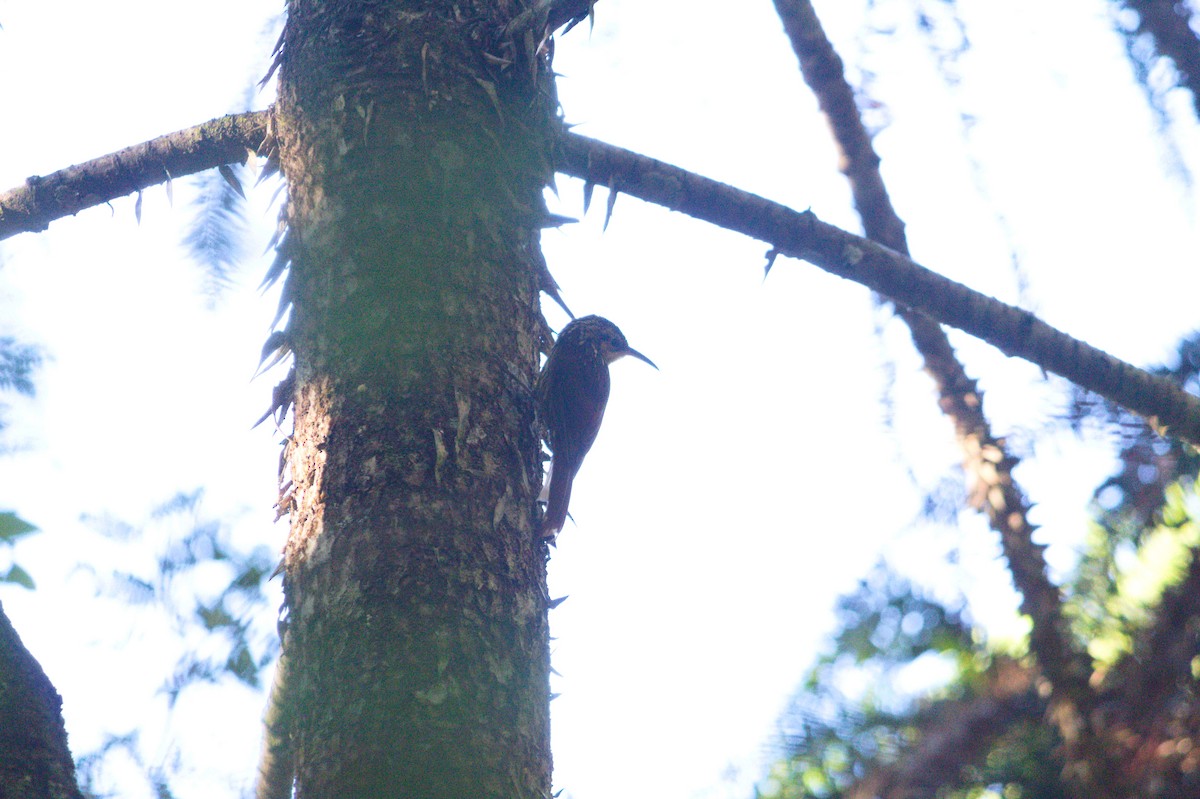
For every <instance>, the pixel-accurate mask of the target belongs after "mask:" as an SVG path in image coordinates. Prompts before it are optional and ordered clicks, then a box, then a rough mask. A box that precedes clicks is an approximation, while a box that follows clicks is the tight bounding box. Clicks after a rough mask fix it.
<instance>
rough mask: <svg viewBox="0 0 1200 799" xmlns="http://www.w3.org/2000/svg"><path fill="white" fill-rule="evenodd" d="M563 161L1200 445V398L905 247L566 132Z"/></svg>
mask: <svg viewBox="0 0 1200 799" xmlns="http://www.w3.org/2000/svg"><path fill="white" fill-rule="evenodd" d="M556 168H557V169H558V171H560V172H563V173H564V174H567V175H571V176H573V177H578V178H582V179H583V180H584V181H586V183H587V186H586V190H587V191H589V192H590V190H591V188H592V187H594V186H596V185H602V186H608V187H609V189H610V191H612V192H614V193H616V192H625V193H626V194H630V195H632V196H634V197H638V198H639V199H642V200H645V201H647V202H652V203H655V204H657V205H662V206H664V207H666V208H670V209H672V210H675V211H679V212H681V213H685V214H687V215H688V216H691V217H694V218H696V219H700V220H703V221H705V222H710V223H712V224H714V225H718V226H720V227H723V228H726V229H728V230H734V231H737V232H739V233H742V234H744V235H747V236H750V237H751V238H756V239H759V240H760V241H764V242H768V243H769V244H770V245H771V246H772V248H773V249H774V250H775V251H776V252H779V253H781V254H783V255H789V256H792V257H794V258H800V259H802V260H805V261H808V262H809V263H811V264H813V265H815V266H819V267H820V268H822V269H824V270H825V271H827V272H830V273H832V274H835V275H838V276H839V277H844V278H846V279H847V280H853V281H854V282H856V283H861V284H862V285H864V286H866V287H867V288H870V289H874V290H875V291H878V292H879V293H880V294H883V295H885V296H887V297H890V298H891V299H892V300H895V301H896V302H899V303H902V304H905V305H908V306H910V307H912V308H915V309H917V310H920V311H923V312H924V313H926V314H928V315H930V316H932V317H934V318H935V319H939V320H941V321H942V322H944V323H946V324H949V325H951V326H953V327H957V328H959V329H960V330H963V331H965V332H967V333H970V334H971V335H973V336H975V337H977V338H980V339H982V340H983V341H986V342H987V343H989V344H991V345H992V346H994V347H996V348H997V349H999V350H1000V351H1001V352H1003V353H1005V354H1007V355H1012V356H1015V357H1019V358H1024V359H1025V360H1028V361H1030V362H1032V363H1035V364H1037V365H1038V366H1040V367H1042V368H1043V369H1045V370H1047V371H1050V372H1054V373H1055V374H1058V375H1062V376H1063V377H1065V378H1067V379H1068V380H1070V381H1072V382H1073V383H1076V384H1078V385H1080V386H1082V387H1084V388H1086V389H1088V390H1090V391H1094V392H1095V393H1097V394H1099V395H1101V396H1103V397H1107V398H1108V399H1111V400H1112V401H1113V402H1116V403H1117V404H1119V405H1123V406H1124V407H1126V408H1128V409H1130V410H1131V411H1133V412H1135V413H1137V414H1139V415H1141V416H1144V417H1146V418H1147V419H1148V420H1149V421H1150V423H1151V424H1152V425H1154V426H1155V427H1156V428H1157V429H1158V430H1159V431H1160V432H1162V433H1163V434H1164V435H1172V436H1175V437H1177V438H1179V439H1181V440H1183V441H1187V442H1188V443H1190V444H1192V445H1194V446H1200V399H1197V398H1196V397H1194V396H1192V395H1191V394H1188V393H1187V392H1185V391H1183V390H1182V389H1180V388H1179V387H1178V386H1176V385H1175V384H1173V383H1172V382H1171V381H1169V380H1166V379H1164V378H1161V377H1156V376H1155V375H1151V374H1148V373H1147V372H1145V371H1143V370H1141V369H1138V368H1137V367H1135V366H1133V365H1132V364H1129V363H1126V362H1125V361H1122V360H1120V359H1118V358H1114V357H1113V356H1111V355H1109V354H1107V353H1105V352H1103V351H1101V350H1098V349H1096V348H1095V347H1092V346H1090V345H1088V344H1085V343H1084V342H1082V341H1079V340H1078V339H1075V338H1072V337H1071V336H1068V335H1067V334H1066V333H1063V332H1062V331H1061V330H1058V329H1056V328H1053V327H1051V326H1050V325H1048V324H1046V323H1045V322H1043V321H1041V320H1040V319H1038V318H1037V317H1036V316H1034V315H1033V314H1031V313H1030V312H1028V311H1025V310H1022V309H1020V308H1016V307H1013V306H1011V305H1007V304H1005V303H1002V302H1000V301H999V300H996V299H994V298H992V297H988V296H987V295H985V294H981V293H979V292H978V291H975V290H973V289H970V288H967V287H966V286H964V285H963V284H961V283H957V282H955V281H953V280H950V279H949V278H946V277H943V276H941V275H939V274H937V273H936V272H933V271H931V270H929V269H926V268H925V267H923V266H921V265H920V264H917V263H915V262H914V261H912V260H911V259H909V258H907V257H905V256H903V255H901V254H900V253H898V252H895V251H893V250H889V249H888V248H886V247H883V246H881V245H879V244H876V243H875V242H873V241H870V240H868V239H865V238H863V237H861V236H855V235H854V234H852V233H847V232H846V231H844V230H841V229H839V228H836V227H834V226H833V225H830V224H827V223H825V222H822V221H821V220H819V219H818V218H817V216H816V214H814V213H813V212H812V211H803V212H799V211H793V210H792V209H790V208H788V207H786V206H784V205H781V204H779V203H777V202H773V201H771V200H767V199H765V198H763V197H759V196H758V195H756V194H751V193H750V192H747V191H742V190H741V189H736V188H734V187H732V186H728V185H726V184H724V183H719V182H717V181H715V180H712V179H711V178H706V177H703V176H701V175H696V174H694V173H691V172H687V171H686V170H683V169H680V168H679V167H676V166H671V165H670V164H666V163H663V162H662V161H658V160H655V159H653V158H647V157H646V156H643V155H638V154H637V153H634V152H631V151H629V150H625V149H622V148H620V147H615V146H613V145H611V144H605V143H604V142H601V141H597V140H596V139H589V138H588V137H586V136H580V135H578V134H576V133H563V135H562V136H561V138H560V141H559V162H558V163H557V164H556Z"/></svg>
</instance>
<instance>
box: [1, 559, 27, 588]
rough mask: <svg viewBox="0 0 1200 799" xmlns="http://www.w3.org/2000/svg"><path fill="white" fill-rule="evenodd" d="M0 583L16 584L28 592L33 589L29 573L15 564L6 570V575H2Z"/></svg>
mask: <svg viewBox="0 0 1200 799" xmlns="http://www.w3.org/2000/svg"><path fill="white" fill-rule="evenodd" d="M0 582H3V583H16V584H17V585H20V586H24V587H25V588H28V589H29V590H30V591H32V590H33V589H34V585H33V578H32V577H30V576H29V572H27V571H25V570H24V569H22V568H21V567H20V566H18V565H17V564H15V563H14V564H13V565H12V568H11V569H9V570H8V574H6V575H4V577H3V578H0Z"/></svg>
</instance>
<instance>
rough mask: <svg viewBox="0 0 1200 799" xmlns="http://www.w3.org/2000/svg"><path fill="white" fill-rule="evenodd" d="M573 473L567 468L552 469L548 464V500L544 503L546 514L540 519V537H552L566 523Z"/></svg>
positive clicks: (551, 465)
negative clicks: (556, 470)
mask: <svg viewBox="0 0 1200 799" xmlns="http://www.w3.org/2000/svg"><path fill="white" fill-rule="evenodd" d="M574 477H575V475H573V474H571V473H570V470H569V469H559V470H558V472H557V473H555V471H554V464H553V462H551V464H550V491H549V502H548V503H547V504H546V515H545V516H544V517H543V519H542V538H553V537H554V536H556V535H558V532H559V530H562V528H563V525H564V524H566V523H567V505H568V504H570V502H571V484H572V483H573V482H575V481H574Z"/></svg>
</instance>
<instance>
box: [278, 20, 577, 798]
mask: <svg viewBox="0 0 1200 799" xmlns="http://www.w3.org/2000/svg"><path fill="white" fill-rule="evenodd" d="M513 6H514V3H512V2H506V1H505V0H494V1H493V2H483V1H482V0H480V1H479V2H469V0H468V2H461V1H460V2H435V1H428V2H368V1H367V0H359V1H357V2H333V3H330V2H320V1H319V0H293V2H291V3H290V4H289V8H288V21H287V27H286V30H285V35H284V40H283V41H284V49H283V55H282V61H281V67H280V91H279V102H278V119H277V135H278V140H279V148H280V154H281V163H282V167H283V170H284V173H285V174H286V176H287V179H288V186H289V201H288V210H287V223H288V233H287V238H286V244H284V245H281V246H285V247H286V248H287V250H286V252H287V255H288V257H290V259H291V272H290V274H289V277H288V282H287V285H286V287H285V292H287V297H288V299H289V300H290V301H291V302H292V314H291V318H290V321H289V325H288V332H289V337H290V344H291V346H292V350H293V352H294V354H295V373H294V374H295V392H294V403H295V404H294V414H295V433H294V436H293V439H292V441H291V442H290V444H289V447H288V457H289V463H290V470H291V479H292V480H293V483H294V485H293V489H292V496H293V500H292V502H291V506H290V510H291V521H292V528H291V533H290V537H289V540H288V544H287V549H286V555H285V563H286V573H285V591H286V596H287V607H288V625H289V627H288V634H287V646H288V652H289V656H290V679H291V682H290V685H289V689H288V690H289V699H288V701H289V702H290V703H291V704H290V707H291V710H290V712H289V716H290V718H291V719H292V720H291V722H290V725H291V726H290V729H291V732H292V740H293V742H294V746H295V757H296V789H297V795H298V796H302V797H338V798H339V799H352V798H353V797H371V799H377V798H378V797H421V798H422V799H437V797H467V796H470V797H505V799H512V798H513V797H538V799H541V797H545V796H548V795H549V792H550V752H549V707H548V705H549V644H548V625H547V618H546V601H545V591H546V589H545V584H546V583H545V558H546V552H545V546H544V545H543V544H542V543H541V542H540V541H538V540H537V537H536V535H535V533H534V529H535V521H536V518H535V517H536V504H535V499H536V496H537V493H538V489H539V485H540V479H541V464H540V444H539V441H538V437H537V435H536V432H535V429H534V424H533V405H532V395H531V388H532V385H533V381H534V378H535V375H536V373H537V360H538V352H539V347H540V343H541V333H540V331H541V330H542V326H543V322H542V320H541V316H540V311H539V306H538V290H537V289H538V282H537V274H538V272H537V268H536V265H537V263H538V259H540V257H541V256H540V252H539V244H538V223H539V221H540V220H541V217H542V210H543V209H544V204H543V200H542V189H543V187H544V186H545V185H546V183H547V182H548V181H549V180H550V178H551V176H552V173H551V170H550V166H549V160H550V159H549V147H550V141H551V132H552V129H553V127H552V126H553V124H554V122H555V113H556V110H557V101H556V99H555V97H554V91H553V85H552V81H551V80H550V77H549V72H548V69H547V67H546V65H545V64H544V63H542V61H541V59H538V58H537V57H536V56H535V53H534V50H535V48H536V44H537V42H536V41H535V38H536V32H535V36H534V37H528V36H522V35H519V34H518V35H517V36H516V43H515V44H513V43H512V42H511V41H509V42H507V43H506V42H505V41H504V40H505V38H506V34H504V33H502V32H503V31H504V27H505V24H506V23H508V22H509V21H510V19H511V17H512V16H513V15H514V14H516V13H517V12H519V11H520V10H521V8H519V7H513ZM508 38H510V39H511V38H512V37H508ZM485 52H486V53H487V54H488V55H489V56H492V58H485V56H484V53H485Z"/></svg>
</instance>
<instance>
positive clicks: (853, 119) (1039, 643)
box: [775, 0, 1095, 748]
mask: <svg viewBox="0 0 1200 799" xmlns="http://www.w3.org/2000/svg"><path fill="white" fill-rule="evenodd" d="M775 9H776V11H777V12H778V13H779V18H780V20H781V21H782V22H783V28H784V31H785V32H786V33H787V36H788V39H789V40H790V41H791V44H792V49H793V50H794V51H795V53H796V57H797V58H798V59H799V61H800V71H801V73H802V74H803V76H804V80H805V83H807V84H808V86H809V88H810V89H812V91H813V93H814V94H815V95H816V97H817V100H818V102H819V105H820V108H821V111H822V113H823V114H824V115H825V118H826V120H827V121H828V123H829V127H830V130H831V131H832V133H833V138H834V141H835V143H836V144H837V147H838V149H839V151H840V155H841V163H840V166H841V170H842V172H843V173H844V174H845V175H846V178H847V180H848V181H849V182H850V187H851V191H852V193H853V197H854V204H855V207H856V208H857V209H858V213H859V216H860V217H861V218H862V222H863V229H864V230H865V231H866V234H867V237H868V238H870V239H871V240H873V241H877V242H879V243H880V244H883V245H884V246H886V247H890V248H891V249H893V250H896V251H897V252H900V253H904V254H908V241H907V238H906V236H905V234H904V223H903V222H902V221H901V219H900V217H899V216H898V215H897V214H896V211H895V209H894V208H893V207H892V203H891V199H890V198H889V197H888V191H887V187H886V185H885V184H884V181H883V176H882V174H881V173H880V171H879V162H880V158H879V155H878V153H876V152H875V147H874V144H873V143H872V141H871V136H870V134H868V133H867V130H866V127H865V126H864V125H863V123H862V117H861V115H860V114H859V112H858V105H857V103H856V102H855V98H854V90H853V89H852V88H851V86H850V84H849V82H848V81H847V80H846V77H845V70H844V68H843V65H842V60H841V58H840V57H839V56H838V54H837V52H836V51H835V50H834V48H833V45H832V43H830V41H829V39H828V38H827V37H826V35H825V31H824V30H823V28H822V26H821V21H820V19H819V18H818V17H817V13H816V11H815V10H814V9H813V6H812V3H811V2H809V0H775ZM896 314H897V316H899V317H900V318H901V319H902V320H903V321H904V322H905V324H907V325H908V327H909V330H910V331H911V333H912V339H913V343H914V344H915V345H916V348H917V350H918V351H919V352H920V353H921V355H922V357H923V358H924V360H925V369H926V371H927V372H928V373H929V375H930V376H931V377H932V378H933V381H934V383H935V385H936V386H937V390H938V396H939V401H938V405H939V407H941V409H942V412H943V413H945V414H946V415H947V416H949V417H950V418H951V420H952V421H953V422H954V429H955V432H956V433H957V435H958V440H959V445H960V446H961V447H962V450H963V468H964V469H965V470H966V471H967V473H968V474H969V475H970V476H971V479H972V483H973V487H972V491H971V499H972V504H973V505H975V507H976V508H978V509H980V510H982V511H984V512H985V513H986V514H987V517H988V521H989V522H990V524H991V527H992V529H994V530H995V531H996V532H998V533H999V534H1000V541H1001V545H1002V546H1003V549H1004V555H1005V558H1006V559H1007V561H1008V564H1009V570H1010V572H1011V573H1012V577H1013V583H1014V584H1015V585H1016V587H1017V590H1018V591H1019V592H1020V595H1021V610H1022V612H1024V613H1026V614H1027V615H1028V616H1029V617H1030V618H1031V619H1032V622H1033V628H1032V632H1031V635H1030V644H1031V648H1032V649H1033V651H1034V652H1035V653H1036V655H1037V658H1038V661H1039V663H1040V664H1041V666H1042V669H1043V671H1044V673H1045V675H1046V677H1047V678H1048V679H1049V680H1050V684H1051V685H1052V686H1053V687H1054V699H1055V703H1056V705H1057V706H1058V707H1057V708H1056V711H1057V712H1056V716H1057V717H1058V718H1060V719H1062V720H1063V721H1064V723H1066V724H1069V725H1070V727H1071V728H1072V729H1081V730H1087V728H1088V725H1087V724H1086V722H1083V721H1082V719H1083V718H1085V717H1086V716H1087V714H1088V710H1089V708H1090V707H1091V706H1092V705H1093V704H1094V702H1095V696H1094V693H1093V691H1092V690H1091V688H1090V686H1089V685H1088V676H1089V673H1090V665H1089V661H1088V659H1087V657H1086V653H1085V652H1083V651H1082V650H1081V649H1080V648H1079V647H1078V646H1077V645H1075V644H1074V642H1073V641H1072V639H1071V635H1070V630H1069V629H1068V625H1067V622H1066V620H1065V619H1064V618H1063V613H1062V595H1061V592H1060V591H1059V589H1058V587H1057V586H1056V585H1054V584H1053V583H1052V582H1051V581H1050V578H1049V576H1048V574H1047V569H1046V560H1045V557H1044V547H1042V546H1039V545H1037V544H1035V543H1034V542H1033V540H1032V534H1033V531H1034V529H1035V528H1034V526H1033V525H1032V524H1030V522H1029V518H1028V513H1029V507H1030V506H1029V502H1028V500H1027V499H1026V497H1025V494H1024V492H1023V491H1022V490H1021V488H1020V487H1019V486H1018V484H1017V482H1016V480H1015V479H1014V477H1013V474H1012V470H1013V467H1014V466H1016V464H1017V462H1018V459H1017V458H1016V457H1014V456H1013V455H1012V454H1010V453H1009V452H1008V451H1007V450H1006V447H1005V445H1004V442H1003V441H1001V440H999V439H998V438H997V437H996V436H995V435H993V433H992V430H991V425H990V423H989V422H988V419H987V417H986V416H985V415H984V411H983V395H982V393H981V392H980V391H979V390H978V386H977V384H976V382H975V381H974V380H973V379H971V378H970V377H969V376H968V375H967V372H966V370H965V369H964V368H963V366H962V364H961V363H960V362H959V360H958V358H957V356H956V355H955V353H954V349H953V347H952V346H951V345H950V340H949V339H948V338H947V336H946V333H945V331H944V330H943V329H942V327H941V325H939V324H938V323H937V322H936V321H935V320H934V319H932V318H930V317H929V316H926V315H925V314H923V313H920V312H918V311H914V310H912V309H910V308H906V307H903V306H899V307H897V308H896ZM1064 737H1067V738H1068V740H1070V737H1068V736H1064ZM1085 737H1090V736H1089V735H1088V734H1086V733H1085ZM1089 748H1090V747H1089Z"/></svg>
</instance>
